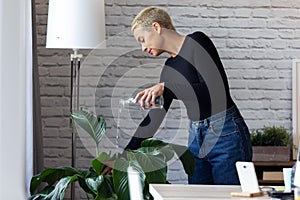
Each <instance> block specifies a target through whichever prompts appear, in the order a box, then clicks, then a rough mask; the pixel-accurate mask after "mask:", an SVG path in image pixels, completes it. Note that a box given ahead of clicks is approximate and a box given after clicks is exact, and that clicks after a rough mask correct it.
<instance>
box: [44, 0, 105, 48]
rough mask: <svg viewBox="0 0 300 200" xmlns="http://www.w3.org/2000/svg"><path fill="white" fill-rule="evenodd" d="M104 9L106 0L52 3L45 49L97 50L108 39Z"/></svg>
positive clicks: (64, 0) (51, 1)
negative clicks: (106, 36) (106, 37)
mask: <svg viewBox="0 0 300 200" xmlns="http://www.w3.org/2000/svg"><path fill="white" fill-rule="evenodd" d="M104 6H105V4H104V0H49V10H48V25H47V41H46V48H63V49H92V48H96V47H97V46H98V45H99V44H101V43H102V42H103V41H104V40H105V12H104Z"/></svg>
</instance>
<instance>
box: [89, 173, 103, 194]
mask: <svg viewBox="0 0 300 200" xmlns="http://www.w3.org/2000/svg"><path fill="white" fill-rule="evenodd" d="M103 181H104V178H103V176H102V175H100V176H98V177H96V178H87V179H85V183H86V185H87V186H88V187H89V188H90V189H91V190H92V191H93V192H94V194H95V195H96V194H97V193H98V189H99V187H100V185H101V184H102V183H103Z"/></svg>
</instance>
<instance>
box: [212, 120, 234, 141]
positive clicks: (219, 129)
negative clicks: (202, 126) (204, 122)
mask: <svg viewBox="0 0 300 200" xmlns="http://www.w3.org/2000/svg"><path fill="white" fill-rule="evenodd" d="M208 132H210V133H212V134H214V135H215V136H218V137H226V136H230V135H232V134H236V133H238V127H237V125H236V123H235V121H234V119H233V118H232V117H223V118H220V119H218V120H216V121H213V122H211V123H210V125H209V127H208Z"/></svg>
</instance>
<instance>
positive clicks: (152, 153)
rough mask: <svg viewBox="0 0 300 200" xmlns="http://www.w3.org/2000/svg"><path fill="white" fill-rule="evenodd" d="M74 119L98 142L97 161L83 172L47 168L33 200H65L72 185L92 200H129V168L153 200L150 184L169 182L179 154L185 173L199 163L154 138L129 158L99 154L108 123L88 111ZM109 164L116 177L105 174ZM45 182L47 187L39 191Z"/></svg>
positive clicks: (38, 180)
mask: <svg viewBox="0 0 300 200" xmlns="http://www.w3.org/2000/svg"><path fill="white" fill-rule="evenodd" d="M71 118H72V119H73V121H74V122H75V123H76V124H77V125H78V126H80V127H81V128H82V129H83V130H84V131H85V132H87V133H88V134H89V135H90V136H91V137H92V138H93V140H94V141H95V143H96V155H97V156H96V158H95V159H94V160H93V161H92V166H91V167H90V168H89V169H85V170H80V169H75V168H72V167H57V168H50V169H46V170H44V171H43V172H41V173H40V174H37V175H35V176H33V177H32V179H31V184H30V192H31V195H32V196H31V197H30V199H31V200H37V199H42V200H48V199H51V200H56V199H60V200H62V199H63V198H64V194H65V190H66V189H67V187H68V185H69V184H71V183H73V182H76V181H77V182H78V183H79V185H80V186H81V188H82V189H83V190H84V191H85V192H86V195H87V198H88V199H90V198H91V199H94V200H115V199H121V200H129V199H130V197H129V196H130V195H129V185H128V176H127V168H128V167H129V166H131V167H133V168H134V169H136V170H137V171H138V172H139V174H140V180H141V184H142V187H143V194H144V198H145V199H152V196H151V195H150V193H149V184H150V183H167V179H166V175H167V161H169V160H170V159H172V158H173V157H174V155H175V154H177V155H178V156H179V159H180V160H181V162H182V164H183V167H184V170H185V172H186V173H187V174H188V175H189V176H192V174H193V170H194V167H195V161H194V158H193V156H192V154H191V153H190V151H189V150H187V149H186V147H184V146H180V145H175V144H168V143H165V142H163V141H160V140H157V139H154V138H151V139H147V140H144V141H143V142H142V144H141V147H140V148H139V149H137V150H127V151H126V156H125V158H121V157H118V156H115V155H110V154H108V153H106V152H102V153H99V152H98V145H99V143H100V141H101V139H102V137H103V135H104V133H105V130H106V123H105V120H104V119H103V118H101V117H97V116H96V115H94V114H92V113H90V112H87V111H83V110H81V111H78V112H75V113H72V116H71ZM106 161H114V168H113V170H112V174H111V175H110V174H106V175H102V172H103V170H104V169H105V167H106V166H105V164H103V163H105V162H106ZM42 183H46V186H45V187H44V188H43V189H42V190H41V191H37V189H38V187H40V186H41V184H42Z"/></svg>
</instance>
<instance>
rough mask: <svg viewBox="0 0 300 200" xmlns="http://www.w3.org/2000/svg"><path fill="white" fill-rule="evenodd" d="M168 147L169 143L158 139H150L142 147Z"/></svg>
mask: <svg viewBox="0 0 300 200" xmlns="http://www.w3.org/2000/svg"><path fill="white" fill-rule="evenodd" d="M166 145H168V143H165V142H163V141H161V140H158V139H156V138H148V139H146V140H144V141H143V142H142V143H141V147H163V146H166Z"/></svg>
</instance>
